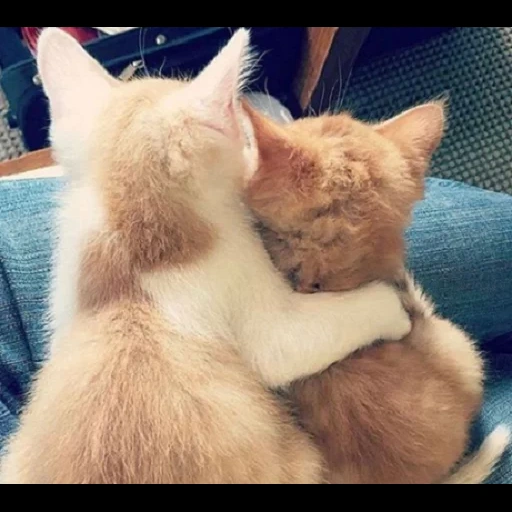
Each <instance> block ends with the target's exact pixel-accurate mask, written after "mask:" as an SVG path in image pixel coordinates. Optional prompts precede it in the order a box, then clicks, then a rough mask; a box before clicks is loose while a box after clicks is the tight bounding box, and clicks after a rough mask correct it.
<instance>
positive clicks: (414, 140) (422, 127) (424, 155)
mask: <svg viewBox="0 0 512 512" xmlns="http://www.w3.org/2000/svg"><path fill="white" fill-rule="evenodd" d="M444 123H445V104H444V102H441V101H439V102H431V103H426V104H425V105H421V106H419V107H415V108H412V109H409V110H406V111H405V112H403V113H402V114H399V115H398V116H396V117H393V118H392V119H389V120H388V121H385V122H383V123H380V124H378V125H376V126H375V130H376V131H378V132H379V133H381V134H382V135H384V137H386V138H388V139H390V140H392V141H393V142H394V143H395V144H396V145H397V146H398V147H399V148H400V149H401V150H402V151H404V152H405V153H406V154H407V155H408V156H410V157H412V158H415V159H420V160H423V161H428V160H430V158H431V156H432V153H433V152H434V151H435V150H436V149H437V147H438V146H439V143H440V142H441V139H442V137H443V131H444Z"/></svg>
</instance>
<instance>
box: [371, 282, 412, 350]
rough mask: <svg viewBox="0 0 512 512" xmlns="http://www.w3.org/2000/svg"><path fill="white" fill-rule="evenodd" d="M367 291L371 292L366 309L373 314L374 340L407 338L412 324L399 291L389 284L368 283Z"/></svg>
mask: <svg viewBox="0 0 512 512" xmlns="http://www.w3.org/2000/svg"><path fill="white" fill-rule="evenodd" d="M367 291H371V300H370V301H369V302H368V307H369V308H371V311H372V312H373V313H374V314H375V327H376V336H375V339H379V338H380V339H384V340H401V339H402V338H403V337H404V336H407V334H409V332H410V331H411V328H412V323H411V319H410V316H409V314H408V313H407V312H406V310H405V309H404V306H403V304H402V300H401V294H400V292H399V290H397V289H396V288H395V287H393V286H391V285H389V284H386V283H380V282H376V283H370V284H369V285H368V288H367Z"/></svg>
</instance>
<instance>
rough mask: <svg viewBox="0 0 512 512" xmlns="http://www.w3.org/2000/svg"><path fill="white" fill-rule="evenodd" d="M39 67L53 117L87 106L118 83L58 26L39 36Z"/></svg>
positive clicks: (44, 31)
mask: <svg viewBox="0 0 512 512" xmlns="http://www.w3.org/2000/svg"><path fill="white" fill-rule="evenodd" d="M37 67H38V70H39V76H40V78H41V82H42V85H43V89H44V91H45V93H46V95H47V96H48V99H49V101H50V109H51V113H52V117H53V118H56V117H59V116H61V115H62V114H64V113H65V112H68V111H73V110H76V109H77V108H83V109H86V108H87V106H88V104H90V102H91V101H94V99H95V97H96V96H97V95H98V94H101V93H102V92H103V91H105V90H108V88H109V87H111V86H112V85H113V84H114V83H115V82H116V81H115V79H114V78H113V77H112V76H110V75H109V74H108V73H107V71H106V70H105V69H104V68H103V67H102V66H101V65H100V63H99V62H97V61H96V60H94V59H93V58H92V57H91V56H90V55H89V54H88V53H87V51H86V50H85V49H84V48H82V46H81V45H80V43H78V41H77V40H76V39H74V38H73V37H71V36H70V35H69V34H67V33H66V32H64V31H63V30H60V29H58V28H55V27H49V28H46V29H45V30H43V32H42V33H41V35H40V36H39V39H38V42H37Z"/></svg>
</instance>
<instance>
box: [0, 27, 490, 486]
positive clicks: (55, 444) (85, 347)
mask: <svg viewBox="0 0 512 512" xmlns="http://www.w3.org/2000/svg"><path fill="white" fill-rule="evenodd" d="M248 44H249V37H248V33H247V31H245V30H240V31H238V32H237V33H236V34H235V35H234V36H233V38H232V39H231V40H230V42H229V43H228V44H227V45H226V46H225V47H224V48H223V50H222V51H221V52H220V53H219V54H218V56H217V57H216V58H215V59H214V60H213V61H212V62H211V63H210V64H209V65H208V66H207V67H206V68H205V69H204V70H203V71H202V73H200V74H199V76H198V77H197V78H195V79H193V80H190V81H178V80H164V79H153V78H146V79H141V80H135V81H132V82H129V83H121V82H119V81H118V80H116V79H114V78H113V77H111V76H110V75H109V74H108V73H107V72H106V71H105V70H104V69H103V68H102V67H101V66H100V65H99V64H98V63H97V62H96V61H94V60H93V59H92V58H91V57H90V56H89V55H88V54H87V53H86V52H85V51H84V50H83V49H82V48H81V47H80V45H79V44H78V43H76V42H75V41H74V40H73V39H72V38H71V37H69V36H68V35H66V34H64V33H63V32H61V31H60V30H58V29H53V28H51V29H47V30H45V32H44V33H43V34H42V35H41V37H40V40H39V45H38V67H39V74H40V76H41V80H42V83H43V87H44V89H45V92H46V94H47V96H48V99H49V102H50V110H51V118H52V123H51V139H52V146H53V149H54V152H55V155H56V158H57V160H58V162H59V163H60V164H61V165H62V166H63V167H64V169H65V171H66V172H67V174H68V183H67V186H66V189H65V191H64V192H63V195H62V198H61V204H60V208H59V215H58V235H59V242H58V248H57V251H56V255H55V262H54V269H53V290H52V297H51V318H52V325H51V327H52V338H51V344H50V350H49V356H48V360H47V361H46V363H45V365H44V367H43V369H42V371H41V372H40V373H39V375H38V376H37V378H36V381H35V383H34V385H33V390H32V393H31V396H30V397H29V399H28V401H27V405H26V408H25V410H24V411H23V413H22V416H21V418H20V427H19V429H18V431H17V432H16V433H15V434H14V435H13V437H12V438H11V439H10V441H9V443H8V445H7V447H6V450H5V454H4V456H3V458H2V460H1V467H0V480H1V481H2V482H3V483H323V482H325V481H334V480H335V479H336V478H334V477H337V475H338V474H339V475H341V477H342V479H346V480H347V481H349V480H350V479H351V478H352V477H351V475H352V471H354V473H353V474H354V475H357V471H360V467H361V463H360V461H358V460H356V461H349V462H350V463H352V462H353V464H351V465H350V466H349V465H347V466H339V465H338V462H339V461H338V459H335V460H331V459H329V457H326V453H325V446H324V445H323V444H322V442H323V439H322V435H323V432H322V431H321V430H318V429H317V428H316V423H315V421H314V418H315V417H316V416H315V415H314V411H313V414H311V415H308V412H309V411H308V410H307V408H306V407H304V405H305V404H306V405H307V404H308V403H309V404H312V405H314V402H313V401H309V397H310V396H311V394H310V393H309V391H308V390H306V391H305V392H303V391H302V388H303V387H304V386H305V387H307V386H308V385H311V386H313V387H315V386H316V385H315V384H314V383H315V382H316V383H318V382H321V379H323V378H324V376H325V375H330V372H331V371H337V370H336V369H337V368H339V367H340V365H343V364H344V363H345V362H347V364H353V361H354V358H355V360H357V358H364V357H365V352H364V351H361V352H359V353H358V354H357V355H354V353H356V352H357V351H360V350H361V349H364V348H365V347H368V346H370V345H371V344H373V343H374V342H375V340H379V339H382V340H386V342H385V343H384V344H382V345H376V346H375V347H372V348H371V349H370V350H374V349H377V348H378V347H380V346H393V345H392V344H393V343H398V344H400V345H397V346H402V344H403V342H402V341H399V340H402V339H403V338H404V337H405V336H409V340H410V339H411V337H413V336H416V335H417V329H418V325H419V324H418V321H419V320H418V314H417V310H418V309H419V310H420V311H422V312H423V313H422V314H423V317H424V318H425V319H427V317H428V319H429V320H430V319H431V317H430V314H429V313H427V310H426V309H425V308H423V309H422V305H423V304H424V302H423V300H422V299H421V298H418V297H417V296H416V295H417V294H416V290H414V289H413V285H412V284H411V283H409V284H407V282H406V286H402V287H401V288H397V286H396V284H394V283H395V281H396V280H395V277H396V275H395V273H394V272H390V273H389V274H388V275H386V276H381V277H378V276H377V275H375V276H367V278H365V279H361V283H357V284H355V283H350V285H351V287H352V285H353V286H356V285H359V284H361V286H359V287H358V288H357V289H344V288H345V287H344V286H341V285H340V286H339V285H336V286H333V287H332V290H335V289H336V290H338V289H339V290H342V291H327V292H324V293H318V294H303V293H298V292H297V291H293V290H292V288H291V287H290V286H289V284H288V283H287V282H286V280H285V279H284V278H283V277H282V276H281V274H280V273H279V272H278V271H277V270H276V268H275V267H274V265H273V263H272V260H271V259H270V257H269V255H268V253H267V252H266V251H265V247H264V245H263V243H262V241H261V239H260V237H259V236H258V234H257V233H256V232H255V231H254V229H253V217H252V215H251V213H250V211H249V209H248V208H247V207H246V206H245V205H244V202H243V199H244V197H246V198H247V199H248V200H249V202H250V206H251V207H252V209H253V211H254V213H255V214H256V215H257V216H258V217H259V218H260V220H262V221H268V220H269V219H270V218H271V217H272V213H273V212H272V211H269V212H266V213H265V212H264V211H263V210H264V208H263V207H261V205H262V204H263V203H261V204H258V201H257V200H256V199H255V198H257V195H258V188H257V186H256V185H257V184H258V179H259V177H261V178H262V179H263V178H264V179H263V181H265V180H267V179H269V178H270V176H271V174H270V171H271V172H272V173H273V172H274V171H273V170H272V169H273V168H274V163H273V162H272V161H270V160H269V161H268V163H269V168H268V171H269V172H266V171H265V161H266V160H265V155H266V152H267V151H270V153H269V154H270V155H271V156H272V155H273V154H274V153H273V151H274V150H267V149H265V147H266V146H265V143H264V142H265V141H264V138H261V137H262V135H261V134H264V133H266V132H265V130H267V128H268V126H267V127H265V126H264V125H265V123H264V121H262V120H261V119H260V118H258V117H257V116H253V117H251V123H253V126H254V139H253V140H252V145H251V148H250V149H251V150H249V151H248V150H247V147H246V133H245V131H246V129H247V123H246V117H245V116H244V114H243V111H242V109H241V105H240V100H239V93H240V90H241V89H242V88H243V86H244V80H245V78H246V77H247V74H248V71H249V64H250V56H249V50H248ZM249 115H250V114H249ZM259 121H261V123H262V124H261V126H259V125H258V122H259ZM274 128H275V127H272V128H271V132H272V133H273V131H272V130H274ZM249 131H250V130H249ZM272 140H273V142H276V143H278V145H276V146H275V148H281V145H279V142H280V141H279V138H276V139H275V140H274V139H272ZM285 147H288V143H286V144H285ZM299 154H301V153H300V152H299ZM337 157H338V155H337V154H336V152H334V153H333V154H332V160H333V162H334V161H335V160H336V159H337ZM301 161H302V162H304V163H307V162H308V160H307V159H302V160H301ZM255 163H257V164H258V165H257V167H258V168H257V169H256V167H255ZM288 163H293V161H291V160H290V161H289V162H288ZM285 167H286V166H285ZM293 169H295V167H294V166H293V165H291V166H290V167H289V172H287V173H286V176H293ZM274 170H275V169H274ZM285 170H286V169H285ZM251 173H253V174H251ZM306 174H307V173H306ZM309 174H310V175H311V176H312V173H311V172H309ZM274 176H275V175H274ZM340 179H342V176H341V175H340ZM384 181H385V180H384ZM275 183H276V184H279V181H276V182H275ZM298 183H299V181H298V180H295V181H292V182H291V184H298ZM311 183H312V185H314V186H316V185H315V184H314V180H312V181H311ZM246 186H248V187H249V188H247V190H245V189H244V187H246ZM301 186H302V185H301ZM261 190H262V191H266V190H267V188H266V187H263V188H262V189H261ZM293 190H294V189H293V188H292V189H291V190H290V197H291V196H292V195H293V193H294V192H293ZM311 190H313V189H311ZM321 194H322V192H321V190H320V189H319V192H318V194H317V195H315V196H313V197H315V198H317V197H318V198H319V197H320V196H321ZM262 197H263V199H265V194H262ZM286 197H288V196H286ZM279 200H280V198H277V199H276V201H277V203H276V204H278V202H279ZM264 203H265V201H264ZM265 204H267V203H265ZM295 211H296V210H290V214H292V212H295ZM318 217H319V218H320V217H321V216H318ZM291 220H292V221H294V222H295V221H296V220H297V219H291ZM274 221H276V219H274ZM312 225H314V226H317V224H316V223H313V224H312ZM267 227H268V230H269V232H278V231H277V229H274V228H276V227H277V226H276V225H274V224H269V225H268V226H267ZM301 227H302V226H301V225H300V224H297V228H296V229H300V228H301ZM279 236H280V237H282V234H280V235H279ZM305 238H307V237H305ZM313 239H314V240H316V238H313ZM265 241H266V244H267V247H268V249H269V250H270V252H271V253H272V256H273V258H274V261H275V262H276V264H277V266H278V267H279V270H281V271H283V272H285V273H288V271H292V272H291V274H292V276H291V277H293V279H294V280H295V281H296V282H299V281H298V279H302V281H301V282H303V283H305V285H306V286H310V285H313V286H314V287H316V285H317V281H316V280H317V279H318V278H319V277H320V276H319V275H316V274H315V281H314V282H311V283H309V281H308V279H305V277H304V276H306V275H307V274H304V276H302V274H300V272H302V271H304V272H306V271H307V269H308V267H309V263H308V260H307V259H306V258H305V259H304V266H303V267H301V268H300V269H299V268H296V265H295V263H294V266H293V269H292V268H287V264H286V263H284V262H285V261H288V259H287V258H288V257H290V258H291V256H290V252H286V251H283V253H282V254H283V257H284V258H285V259H283V260H282V261H280V260H279V257H278V256H277V254H278V252H280V251H281V246H279V247H278V248H279V251H276V250H272V243H269V238H268V237H267V236H265ZM294 249H295V248H294V247H292V250H294ZM308 249H311V252H310V253H309V254H310V256H311V261H313V260H314V259H315V258H316V257H317V255H315V253H314V251H313V249H314V246H312V247H309V248H308ZM346 251H347V252H348V249H346ZM302 256H304V257H305V256H306V254H304V255H301V254H300V251H299V252H297V257H298V258H301V257H302ZM399 274H401V273H399ZM362 281H369V282H367V283H366V282H365V283H364V284H363V283H362ZM389 283H391V284H389ZM320 287H325V286H324V284H323V282H322V284H321V286H320ZM411 314H412V317H413V322H412V324H411V319H410V315H411ZM422 321H423V320H420V323H421V322H422ZM437 321H438V320H437V319H436V320H435V322H437ZM439 322H442V321H441V320H439ZM448 325H450V324H448ZM443 326H444V324H443ZM411 327H412V332H411ZM450 328H452V329H453V332H454V333H456V334H454V339H456V340H459V341H456V342H458V343H460V344H461V345H463V348H464V351H465V353H467V354H468V365H469V366H471V368H474V369H475V371H474V375H473V377H474V379H473V380H471V383H467V382H466V380H464V379H465V378H466V375H465V373H464V376H463V378H461V379H458V378H457V376H456V375H455V376H454V377H453V379H452V381H450V382H449V386H450V388H449V389H450V392H451V393H452V394H453V395H456V394H458V393H460V394H462V396H463V398H464V399H465V400H466V399H467V401H468V404H469V405H467V404H466V403H464V405H463V407H462V408H461V409H463V410H461V412H460V413H458V412H457V411H456V412H457V414H459V416H457V420H458V419H460V418H461V417H462V418H463V419H464V420H466V419H468V418H467V417H469V416H472V414H473V410H474V409H476V408H477V406H478V403H479V400H480V392H481V383H480V380H481V367H480V359H479V358H478V355H477V354H476V352H475V351H474V350H473V348H472V345H471V343H470V341H469V340H467V339H466V337H465V336H464V335H463V333H460V332H459V331H458V330H457V329H456V328H455V327H452V326H451V325H450ZM406 340H407V338H406ZM441 341H443V342H445V343H446V341H447V340H446V339H445V340H441ZM448 341H451V340H448ZM433 343H434V346H435V347H439V346H440V345H439V344H436V343H437V340H434V342H433ZM440 343H441V342H440ZM409 345H412V343H410V342H409ZM418 345H421V343H419V344H418ZM425 345H426V346H427V347H430V346H431V345H429V344H425ZM404 346H406V345H405V344H404ZM427 350H430V349H428V348H427ZM419 351H420V353H421V348H420V349H419ZM447 352H449V351H447ZM421 355H422V356H423V355H424V356H425V357H426V358H428V357H429V354H423V353H421ZM437 356H439V353H438V352H437V351H434V353H433V357H432V359H434V358H436V357H437ZM445 357H446V359H447V360H448V362H449V364H452V363H453V366H450V371H452V370H453V369H455V367H456V363H455V362H454V361H453V359H451V356H450V354H449V353H447V354H446V355H445ZM347 358H348V359H347ZM436 361H437V359H436ZM432 367H435V364H434V363H433V364H432ZM436 368H437V367H436ZM439 372H440V378H441V379H443V378H446V372H444V373H443V371H442V370H439ZM336 378H338V377H337V376H336ZM355 378H356V382H357V381H358V379H359V377H358V376H357V375H356V377H355ZM340 382H341V381H340ZM311 383H313V384H311ZM466 384H467V385H466ZM395 385H396V386H398V384H395ZM336 386H338V384H337V385H336ZM340 386H341V388H345V389H346V390H347V391H349V390H350V386H351V380H350V379H348V378H347V382H342V384H341V385H340ZM336 389H338V388H337V387H335V386H333V387H332V388H331V390H336ZM275 390H279V392H280V393H279V394H282V393H283V392H288V393H289V394H290V398H291V399H292V401H295V404H292V405H297V406H298V412H299V419H300V422H301V423H302V426H299V425H298V424H297V422H296V421H295V417H294V416H293V415H292V413H291V411H290V409H288V407H287V404H284V403H283V401H281V400H280V399H278V398H277V396H278V394H276V393H275ZM301 396H302V397H305V400H301ZM356 398H358V397H357V396H356V397H354V399H356ZM359 398H360V397H359ZM370 398H371V397H370ZM448 399H451V395H450V397H448ZM377 400H378V397H377ZM469 402H471V403H469ZM368 403H369V402H368ZM372 403H373V402H372ZM326 405H329V404H325V403H322V401H321V400H319V401H318V411H324V412H323V413H322V414H323V415H324V416H325V417H328V418H332V417H337V415H338V414H340V415H341V414H342V411H339V410H338V408H337V404H336V403H334V404H333V405H334V407H333V409H332V410H328V409H327V408H326ZM349 405H350V404H349ZM314 407H316V405H314ZM346 417H347V418H349V419H350V418H351V417H352V416H351V414H350V410H349V411H348V414H347V416H346ZM309 419H311V421H309ZM468 421H469V420H468ZM419 425H420V426H423V425H422V424H421V423H420V424H419ZM328 426H332V425H328ZM303 427H304V428H303ZM466 427H467V422H465V423H464V424H463V425H461V426H460V427H457V428H460V429H461V432H460V433H461V434H464V433H465V431H466ZM350 428H351V426H349V427H348V429H345V430H344V431H343V432H344V434H343V435H347V436H350V435H352V433H351V432H350ZM386 428H387V429H384V433H386V434H388V432H389V429H390V428H391V427H386ZM457 432H459V431H457ZM408 434H409V433H408ZM330 435H331V434H328V436H327V437H325V442H326V443H327V444H329V443H330V442H331V437H329V436H330ZM462 437H464V435H463V436H462ZM344 441H346V443H343V444H340V445H339V448H336V452H335V455H336V456H337V455H338V454H339V453H345V451H346V450H349V449H350V447H347V446H348V444H349V443H350V442H352V441H354V442H360V438H358V437H357V436H356V437H354V439H352V438H350V437H348V438H347V439H346V440H344ZM382 441H383V442H386V439H383V440H382ZM464 442H465V437H464ZM377 444H378V443H377ZM390 446H391V445H390ZM493 446H494V445H493ZM459 447H460V446H459V445H457V449H458V448H459ZM455 451H456V450H453V453H452V452H450V457H451V458H453V457H454V455H455ZM371 455H376V459H375V460H372V459H370V461H369V464H370V465H374V466H375V467H376V468H377V470H380V466H379V464H378V454H371ZM437 455H438V453H437V452H436V453H435V454H434V455H433V456H432V459H434V458H435V456H437ZM393 460H394V459H393ZM413 462H414V461H413ZM418 463H420V464H424V463H423V462H422V461H418ZM441 463H442V464H445V465H446V463H447V461H445V460H443V461H441ZM391 467H392V468H394V466H391ZM427 467H429V468H430V466H428V464H427ZM468 467H470V466H468ZM347 468H350V469H347ZM352 468H355V469H352ZM448 469H450V468H447V470H448ZM463 469H464V468H463ZM487 469H488V468H487ZM333 475H334V477H333ZM375 478H376V479H382V478H381V475H380V473H377V474H376V477H375Z"/></svg>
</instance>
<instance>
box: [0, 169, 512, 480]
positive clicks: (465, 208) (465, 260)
mask: <svg viewBox="0 0 512 512" xmlns="http://www.w3.org/2000/svg"><path fill="white" fill-rule="evenodd" d="M60 187H61V182H60V180H57V179H50V180H28V181H7V182H0V447H1V445H2V443H3V442H4V441H5V439H6V437H7V436H8V435H9V434H10V433H11V432H12V431H13V429H14V428H15V427H16V423H17V418H18V415H19V411H20V408H21V406H22V404H23V399H24V397H25V396H26V393H27V391H28V389H29V385H30V380H31V377H32V376H33V372H34V370H35V369H36V368H37V367H38V365H39V364H40V363H41V361H42V359H43V357H44V351H45V337H44V335H43V332H44V330H43V326H44V314H45V311H46V309H47V303H46V300H47V290H48V283H49V270H50V256H51V247H52V243H51V240H52V230H51V225H52V213H53V209H54V194H55V192H57V191H58V190H59V189H60ZM407 236H408V242H409V264H410V267H411V269H412V270H413V272H414V274H415V275H416V278H417V279H418V281H419V282H420V283H422V284H423V286H424V288H425V289H426V291H427V292H428V293H429V294H430V295H431V296H432V297H433V299H434V301H435V302H436V303H437V304H438V309H439V310H440V312H441V313H442V314H444V315H445V316H446V317H448V318H450V319H452V320H454V321H456V322H457V323H459V324H460V325H462V326H464V327H465V328H466V329H467V330H468V331H469V332H471V334H472V335H473V336H475V337H476V338H477V339H479V340H481V342H482V346H483V347H484V348H485V347H487V348H489V349H490V351H489V353H488V358H489V381H488V383H487V387H486V399H485V404H484V408H483V411H482V414H481V417H480V419H479V421H478V422H477V424H476V425H475V435H474V441H475V443H477V442H479V440H481V438H482V436H483V435H485V434H486V433H488V432H489V431H490V430H491V429H492V428H493V427H494V426H495V425H496V424H498V423H500V422H507V423H509V424H511V425H512V405H511V404H512V197H511V196H507V195H503V194H498V193H494V192H486V191H483V190H480V189H476V188H473V187H469V186H466V185H462V184H460V183H455V182H451V181H446V180H438V179H434V178H432V179H430V180H429V182H428V190H427V197H426V200H425V201H423V202H422V203H421V204H419V205H418V207H417V209H416V211H415V215H414V221H413V224H412V226H411V228H410V230H409V231H408V235H407ZM509 340H510V343H509V342H508V341H509ZM491 481H492V482H501V483H504V482H507V483H512V456H511V455H510V453H509V454H507V456H506V457H505V459H504V461H503V463H502V464H501V466H500V468H499V470H498V471H497V472H496V473H495V475H494V476H493V477H492V479H491Z"/></svg>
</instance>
